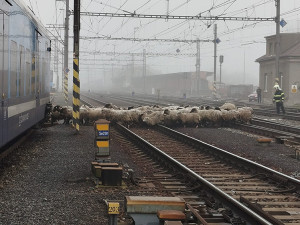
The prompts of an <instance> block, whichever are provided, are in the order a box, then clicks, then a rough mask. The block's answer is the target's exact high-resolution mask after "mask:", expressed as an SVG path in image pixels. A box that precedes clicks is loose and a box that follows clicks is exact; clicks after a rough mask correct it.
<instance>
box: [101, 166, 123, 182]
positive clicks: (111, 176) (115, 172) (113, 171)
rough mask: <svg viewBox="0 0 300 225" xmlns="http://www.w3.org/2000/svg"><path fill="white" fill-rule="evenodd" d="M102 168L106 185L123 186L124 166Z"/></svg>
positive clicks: (102, 175) (102, 176) (103, 180)
mask: <svg viewBox="0 0 300 225" xmlns="http://www.w3.org/2000/svg"><path fill="white" fill-rule="evenodd" d="M101 170H102V171H101V178H102V184H103V185H104V186H122V170H123V169H122V167H102V169H101Z"/></svg>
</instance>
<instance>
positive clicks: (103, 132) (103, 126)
mask: <svg viewBox="0 0 300 225" xmlns="http://www.w3.org/2000/svg"><path fill="white" fill-rule="evenodd" d="M109 124H110V122H109V121H107V120H104V119H100V120H97V121H96V122H95V125H94V128H95V147H96V148H97V149H98V150H97V152H96V155H95V158H96V159H99V158H100V159H101V157H107V156H109V155H110V152H109V137H110V130H109V127H110V125H109Z"/></svg>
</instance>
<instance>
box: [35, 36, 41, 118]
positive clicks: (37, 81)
mask: <svg viewBox="0 0 300 225" xmlns="http://www.w3.org/2000/svg"><path fill="white" fill-rule="evenodd" d="M35 37H36V40H35V41H36V42H35V44H36V46H35V87H36V89H35V91H36V93H35V96H36V109H39V106H40V91H41V90H40V89H41V87H40V74H41V71H40V69H41V66H40V58H41V55H40V41H41V40H40V39H41V35H40V33H39V32H38V31H37V30H36V31H35ZM37 113H38V112H37Z"/></svg>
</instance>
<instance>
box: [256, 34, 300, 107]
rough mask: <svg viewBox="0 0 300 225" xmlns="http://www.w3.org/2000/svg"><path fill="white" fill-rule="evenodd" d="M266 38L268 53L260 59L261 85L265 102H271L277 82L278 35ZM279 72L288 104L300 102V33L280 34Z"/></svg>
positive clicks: (257, 60) (258, 60)
mask: <svg viewBox="0 0 300 225" xmlns="http://www.w3.org/2000/svg"><path fill="white" fill-rule="evenodd" d="M265 38H266V54H265V55H264V56H262V57H260V58H258V59H256V62H258V63H259V86H260V88H261V89H262V99H263V101H264V102H271V101H272V97H273V94H274V88H273V87H274V85H275V83H276V79H278V78H277V76H276V68H275V58H276V35H272V36H268V37H265ZM279 74H280V79H281V80H280V83H281V88H282V90H283V91H284V93H285V97H286V103H287V105H294V104H300V33H282V34H280V56H279Z"/></svg>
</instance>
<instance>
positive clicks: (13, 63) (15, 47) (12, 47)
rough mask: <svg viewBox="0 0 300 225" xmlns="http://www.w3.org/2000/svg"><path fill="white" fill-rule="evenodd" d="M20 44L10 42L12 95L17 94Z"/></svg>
mask: <svg viewBox="0 0 300 225" xmlns="http://www.w3.org/2000/svg"><path fill="white" fill-rule="evenodd" d="M17 52H18V45H17V43H16V42H14V41H11V42H10V97H15V96H17V63H18V54H17Z"/></svg>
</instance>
